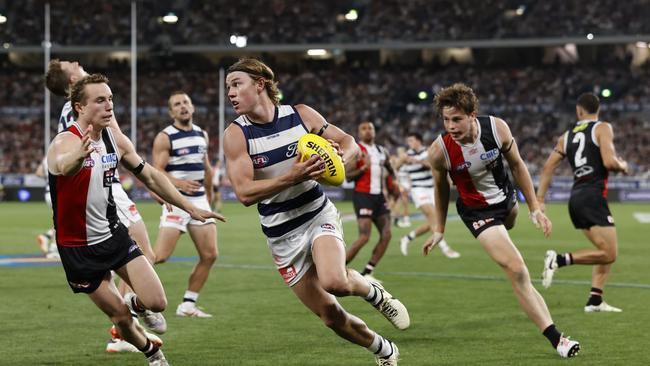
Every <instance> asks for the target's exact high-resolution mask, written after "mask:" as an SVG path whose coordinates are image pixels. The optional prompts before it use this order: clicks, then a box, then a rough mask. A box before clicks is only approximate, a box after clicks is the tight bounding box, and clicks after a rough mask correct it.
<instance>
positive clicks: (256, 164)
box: [252, 155, 269, 168]
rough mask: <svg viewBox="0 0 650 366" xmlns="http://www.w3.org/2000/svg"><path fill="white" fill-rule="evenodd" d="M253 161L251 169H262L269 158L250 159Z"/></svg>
mask: <svg viewBox="0 0 650 366" xmlns="http://www.w3.org/2000/svg"><path fill="white" fill-rule="evenodd" d="M252 160H253V167H255V168H263V167H265V166H266V164H268V162H269V157H268V156H266V155H256V156H254V157H253V158H252Z"/></svg>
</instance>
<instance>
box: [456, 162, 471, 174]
mask: <svg viewBox="0 0 650 366" xmlns="http://www.w3.org/2000/svg"><path fill="white" fill-rule="evenodd" d="M471 166H472V163H471V162H469V161H463V162H462V163H460V164H458V165H456V166H455V167H454V170H456V171H457V172H462V171H464V170H468V169H469V167H471Z"/></svg>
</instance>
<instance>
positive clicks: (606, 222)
mask: <svg viewBox="0 0 650 366" xmlns="http://www.w3.org/2000/svg"><path fill="white" fill-rule="evenodd" d="M569 215H570V216H571V221H572V222H573V226H574V227H575V228H576V229H589V228H590V227H592V226H614V218H613V217H612V213H611V212H610V211H609V206H608V205H607V199H606V198H605V197H603V194H602V192H601V191H600V190H598V189H581V190H573V191H571V197H570V198H569Z"/></svg>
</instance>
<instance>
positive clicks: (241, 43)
mask: <svg viewBox="0 0 650 366" xmlns="http://www.w3.org/2000/svg"><path fill="white" fill-rule="evenodd" d="M247 43H248V37H246V36H237V40H236V41H235V46H237V47H238V48H244V47H246V44H247Z"/></svg>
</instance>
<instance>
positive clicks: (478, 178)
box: [436, 116, 513, 209]
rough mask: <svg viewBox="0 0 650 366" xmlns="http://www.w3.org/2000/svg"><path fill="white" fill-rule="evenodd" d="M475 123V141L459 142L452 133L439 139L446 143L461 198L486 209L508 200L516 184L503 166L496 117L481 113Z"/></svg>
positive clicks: (476, 207) (443, 148) (471, 207)
mask: <svg viewBox="0 0 650 366" xmlns="http://www.w3.org/2000/svg"><path fill="white" fill-rule="evenodd" d="M473 123H476V125H477V130H478V136H477V138H476V141H475V142H474V143H471V144H459V143H458V142H456V141H454V139H453V138H452V137H451V135H449V134H448V133H445V134H443V135H441V136H440V137H438V139H437V140H436V141H437V142H438V143H439V144H440V145H441V147H442V151H443V154H444V156H445V162H446V166H447V170H448V171H449V175H450V176H451V179H452V180H453V182H454V184H455V185H456V188H457V189H458V193H459V195H460V197H459V201H461V202H462V204H463V205H464V206H466V207H468V208H470V209H483V208H487V207H490V206H493V205H497V204H499V203H502V202H504V201H506V200H507V199H508V198H509V197H510V196H511V195H512V193H513V188H512V183H510V179H509V178H508V173H507V172H506V169H505V167H504V166H503V159H502V152H501V141H500V140H499V137H498V136H497V130H496V120H495V118H494V117H493V116H479V117H477V118H476V120H475V121H474V122H473Z"/></svg>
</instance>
